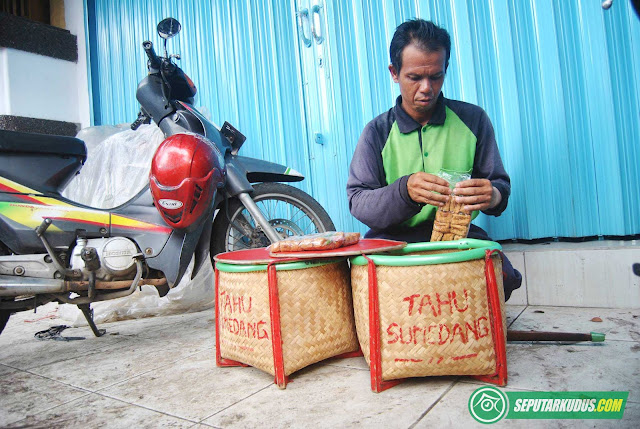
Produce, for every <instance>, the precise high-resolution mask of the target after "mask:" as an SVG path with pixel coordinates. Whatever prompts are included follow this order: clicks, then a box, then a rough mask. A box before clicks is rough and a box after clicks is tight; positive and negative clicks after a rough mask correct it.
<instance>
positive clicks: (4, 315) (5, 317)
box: [0, 310, 11, 334]
mask: <svg viewBox="0 0 640 429" xmlns="http://www.w3.org/2000/svg"><path fill="white" fill-rule="evenodd" d="M9 317H11V311H10V310H0V334H2V331H4V327H5V326H7V322H8V321H9Z"/></svg>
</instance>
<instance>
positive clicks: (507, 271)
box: [468, 224, 522, 301]
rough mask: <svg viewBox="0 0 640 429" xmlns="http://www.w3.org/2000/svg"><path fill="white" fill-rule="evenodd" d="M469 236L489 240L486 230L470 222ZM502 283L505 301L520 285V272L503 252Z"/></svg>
mask: <svg viewBox="0 0 640 429" xmlns="http://www.w3.org/2000/svg"><path fill="white" fill-rule="evenodd" d="M468 237H469V238H477V239H478V240H491V238H489V235H487V232H486V231H485V230H484V229H482V228H480V227H479V226H476V225H474V224H471V227H470V228H469V235H468ZM502 283H503V285H502V286H503V288H504V300H505V301H507V300H508V299H509V298H510V297H511V293H512V292H513V291H514V290H516V289H518V288H519V287H520V286H522V274H520V271H518V270H516V269H515V268H513V265H511V262H510V261H509V258H507V255H505V254H504V253H503V254H502Z"/></svg>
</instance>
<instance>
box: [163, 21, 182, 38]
mask: <svg viewBox="0 0 640 429" xmlns="http://www.w3.org/2000/svg"><path fill="white" fill-rule="evenodd" d="M181 29H182V25H180V23H179V22H178V20H177V19H175V18H165V19H163V20H162V21H160V22H159V23H158V35H159V36H160V37H162V38H163V39H164V40H167V39H171V38H172V37H173V36H175V35H176V34H178V33H179V32H180V30H181Z"/></svg>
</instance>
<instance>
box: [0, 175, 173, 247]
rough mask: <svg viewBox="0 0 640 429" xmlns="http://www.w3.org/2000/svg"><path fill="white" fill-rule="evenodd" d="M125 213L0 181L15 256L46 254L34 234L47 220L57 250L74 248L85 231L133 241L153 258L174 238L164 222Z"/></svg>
mask: <svg viewBox="0 0 640 429" xmlns="http://www.w3.org/2000/svg"><path fill="white" fill-rule="evenodd" d="M22 192H24V193H22ZM121 210H122V212H118V213H113V212H110V211H109V210H100V209H93V208H89V207H81V206H77V205H73V204H71V203H70V202H65V201H62V200H60V199H58V198H52V197H47V196H43V195H42V194H39V193H38V192H37V191H34V190H32V189H29V188H27V187H24V186H22V185H19V184H16V183H15V182H12V181H10V180H8V179H6V178H3V177H0V233H1V237H2V240H3V242H4V243H5V244H6V245H7V246H8V247H9V248H10V249H11V250H12V251H13V252H15V253H19V254H26V253H41V252H43V245H42V242H41V241H40V239H39V238H38V236H37V235H36V234H35V231H34V230H35V228H36V227H38V226H39V225H40V224H41V223H42V221H43V219H44V218H50V219H51V220H52V221H53V223H52V224H51V226H50V227H49V228H48V229H47V239H48V240H49V242H50V244H51V245H52V246H53V247H66V246H69V245H71V244H72V243H73V241H74V240H75V238H76V235H77V232H78V231H84V234H85V235H86V236H87V237H109V236H126V237H130V238H132V239H134V240H135V241H136V242H137V243H138V245H139V246H140V247H141V250H143V251H144V250H145V249H147V248H148V249H153V252H152V253H151V254H157V253H159V252H160V251H161V250H162V248H163V247H164V245H165V243H166V241H167V240H168V238H169V235H170V234H171V231H172V230H171V228H169V227H168V226H167V225H166V224H164V223H163V222H162V220H161V219H160V223H152V222H148V221H145V220H141V219H136V218H135V217H132V216H130V215H128V214H127V213H123V212H124V210H123V209H121ZM150 210H153V211H155V207H153V206H151V207H149V208H148V209H147V211H150ZM156 217H157V218H159V216H156Z"/></svg>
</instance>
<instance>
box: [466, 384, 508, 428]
mask: <svg viewBox="0 0 640 429" xmlns="http://www.w3.org/2000/svg"><path fill="white" fill-rule="evenodd" d="M508 410H509V407H508V400H507V395H505V394H504V393H503V392H502V391H501V390H499V389H496V388H495V387H491V386H485V387H481V388H479V389H477V390H476V391H475V392H473V393H472V394H471V397H470V398H469V412H470V413H471V416H472V417H473V418H474V419H476V420H477V421H479V422H480V423H495V422H497V421H498V420H500V419H502V418H503V417H504V416H506V415H507V411H508Z"/></svg>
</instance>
